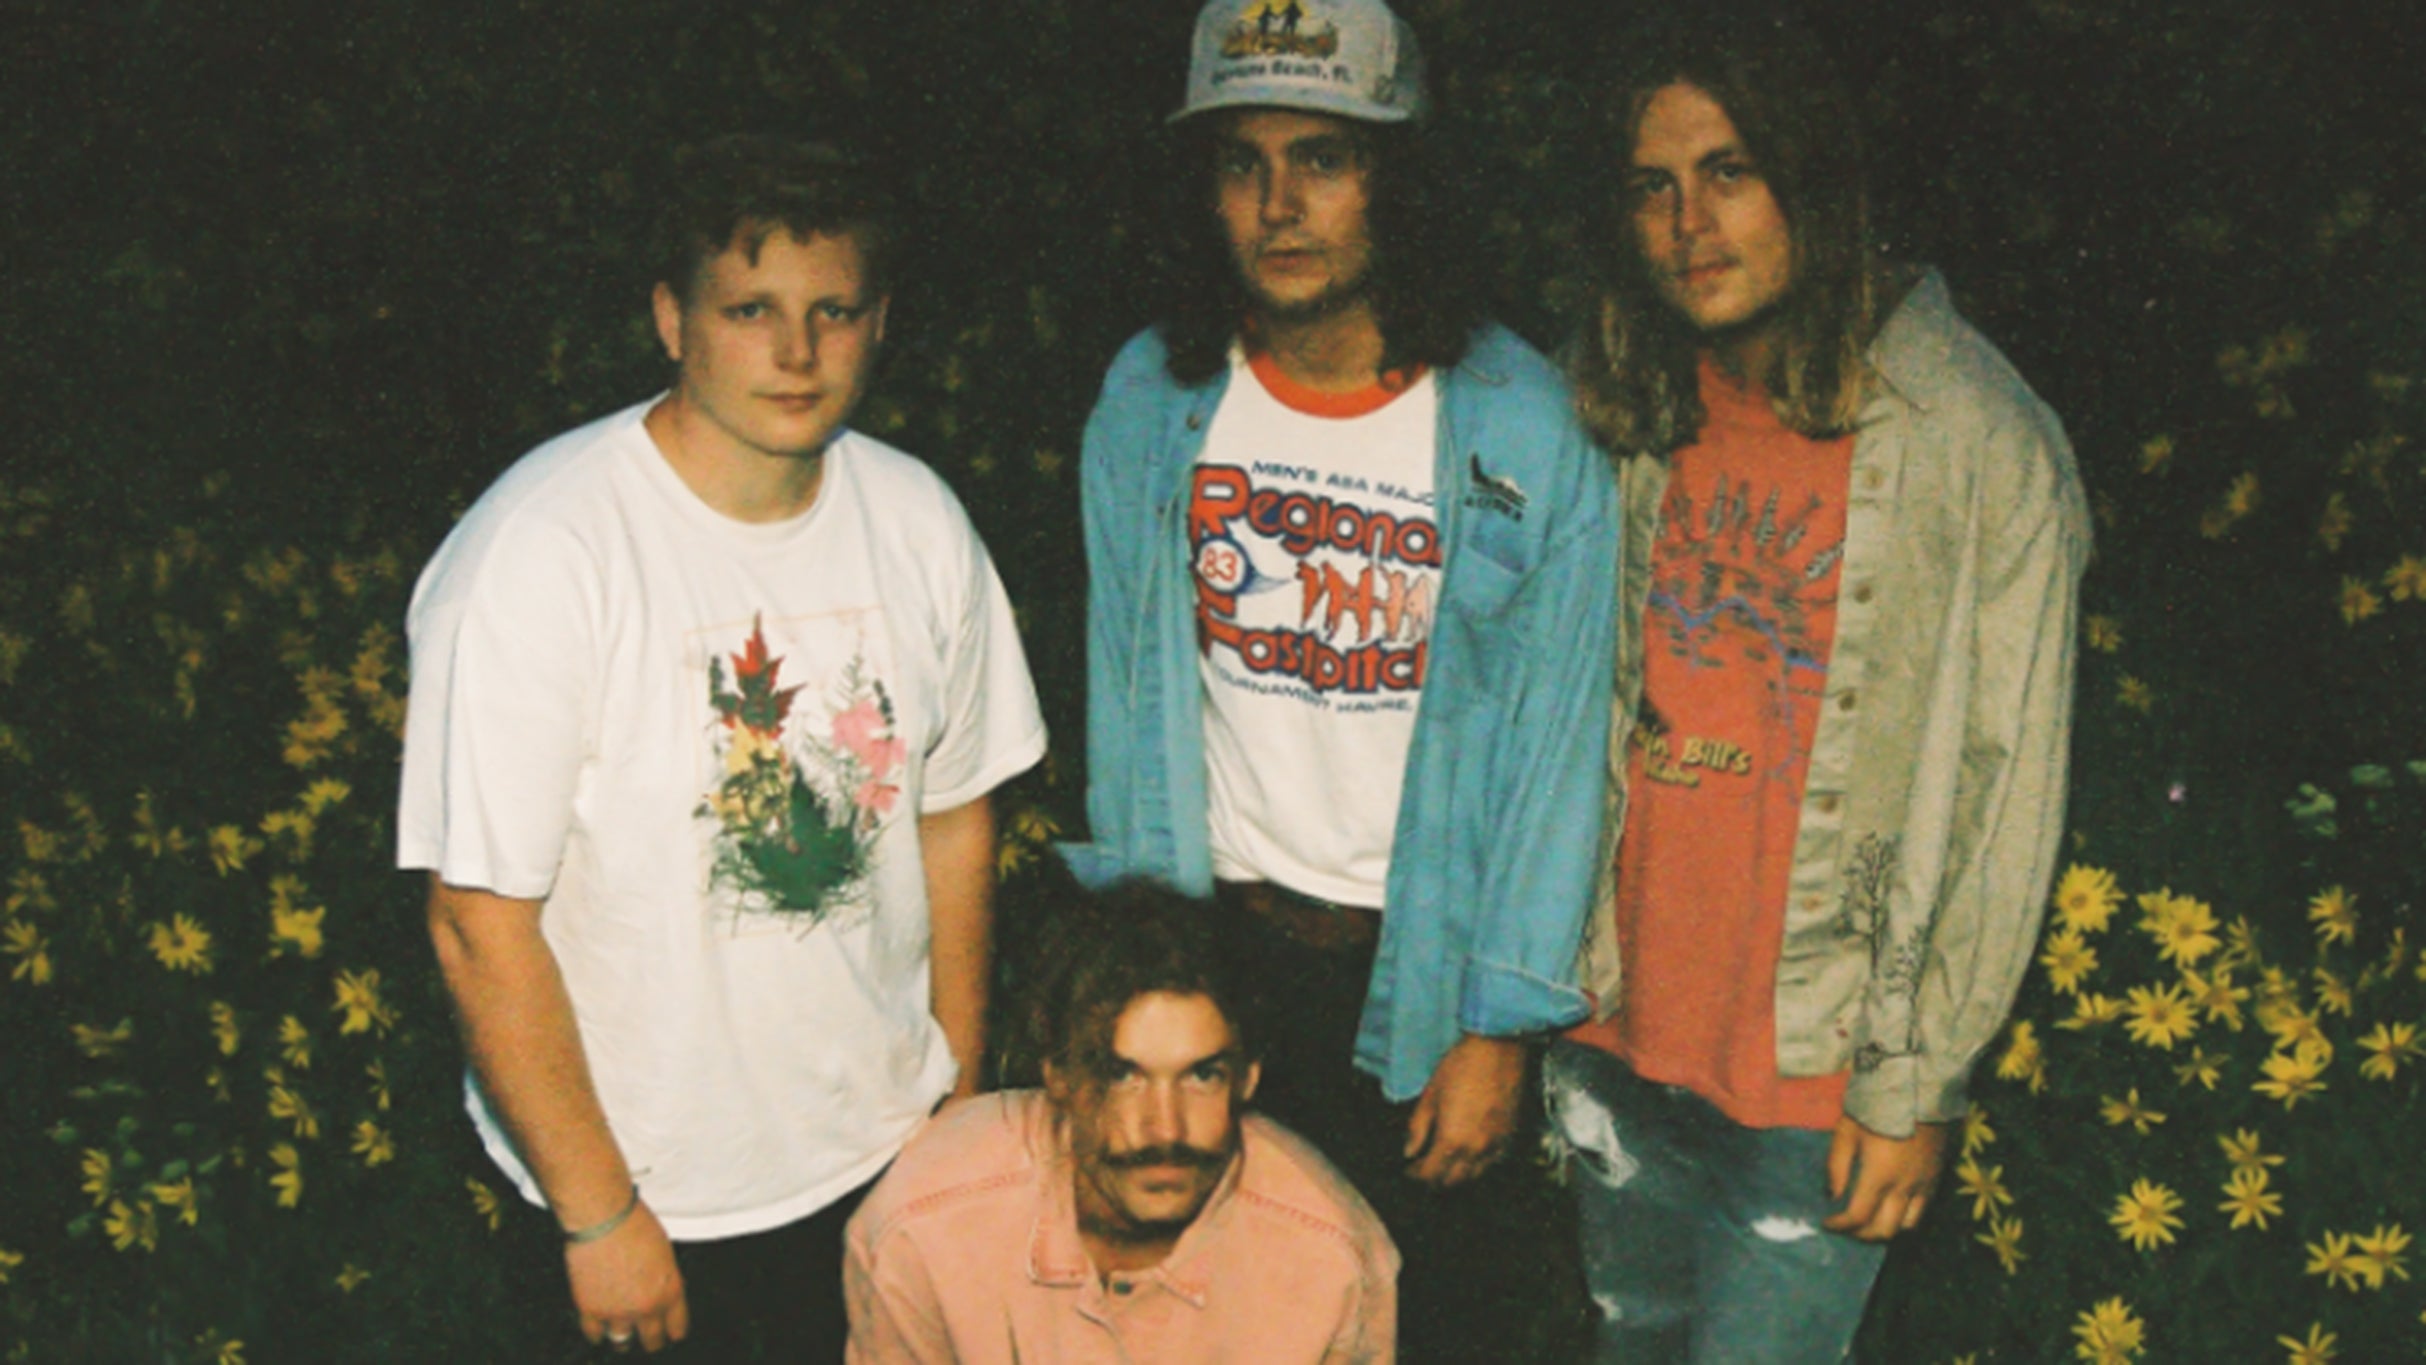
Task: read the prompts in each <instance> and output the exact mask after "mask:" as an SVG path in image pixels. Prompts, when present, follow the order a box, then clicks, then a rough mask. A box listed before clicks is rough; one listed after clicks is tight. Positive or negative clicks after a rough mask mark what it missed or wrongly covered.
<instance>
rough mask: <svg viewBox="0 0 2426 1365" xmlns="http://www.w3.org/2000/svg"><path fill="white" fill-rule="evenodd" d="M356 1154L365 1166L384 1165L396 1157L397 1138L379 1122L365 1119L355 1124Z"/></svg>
mask: <svg viewBox="0 0 2426 1365" xmlns="http://www.w3.org/2000/svg"><path fill="white" fill-rule="evenodd" d="M354 1155H356V1156H358V1157H361V1158H362V1164H363V1165H365V1166H384V1165H386V1164H387V1163H388V1162H391V1161H394V1160H395V1159H396V1140H395V1139H394V1138H392V1137H390V1136H388V1134H387V1130H385V1129H383V1128H381V1127H380V1126H379V1125H378V1124H376V1123H373V1122H371V1121H370V1120H369V1119H364V1120H363V1121H362V1122H360V1123H357V1124H355V1125H354Z"/></svg>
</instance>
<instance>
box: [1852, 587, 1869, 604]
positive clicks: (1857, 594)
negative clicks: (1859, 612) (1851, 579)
mask: <svg viewBox="0 0 2426 1365" xmlns="http://www.w3.org/2000/svg"><path fill="white" fill-rule="evenodd" d="M1853 600H1854V601H1856V602H1867V601H1869V600H1870V585H1869V584H1867V583H1857V584H1855V585H1854V588H1853Z"/></svg>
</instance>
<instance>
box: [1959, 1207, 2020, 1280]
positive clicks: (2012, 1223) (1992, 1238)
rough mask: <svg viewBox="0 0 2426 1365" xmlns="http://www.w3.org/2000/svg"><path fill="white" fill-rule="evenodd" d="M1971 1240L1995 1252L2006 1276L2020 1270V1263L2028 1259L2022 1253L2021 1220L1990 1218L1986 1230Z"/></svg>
mask: <svg viewBox="0 0 2426 1365" xmlns="http://www.w3.org/2000/svg"><path fill="white" fill-rule="evenodd" d="M1972 1240H1973V1241H1975V1242H1978V1243H1979V1244H1980V1245H1981V1246H1984V1247H1986V1248H1988V1249H1989V1250H1990V1251H1993V1252H1995V1253H1996V1259H1997V1261H1998V1263H2000V1264H2001V1265H2003V1266H2004V1267H2005V1273H2006V1274H2008V1275H2011V1274H2013V1273H2015V1272H2016V1271H2018V1270H2020V1269H2021V1268H2022V1262H2023V1261H2025V1260H2027V1259H2029V1258H2028V1257H2027V1256H2025V1255H2023V1253H2022V1220H2021V1219H2019V1218H1990V1219H1989V1220H1988V1230H1987V1231H1986V1232H1983V1233H1980V1234H1978V1235H1977V1236H1975V1237H1973V1238H1972Z"/></svg>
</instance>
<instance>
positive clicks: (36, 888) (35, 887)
mask: <svg viewBox="0 0 2426 1365" xmlns="http://www.w3.org/2000/svg"><path fill="white" fill-rule="evenodd" d="M0 908H5V909H6V910H7V911H8V913H10V914H12V915H14V914H16V913H17V912H19V911H21V910H56V909H58V908H59V898H58V897H56V896H54V895H52V894H51V884H50V883H49V882H48V881H47V880H45V879H44V878H43V876H42V874H41V873H39V872H36V871H35V870H34V869H32V868H30V867H21V868H18V869H17V870H16V871H15V872H12V873H10V874H9V878H8V901H7V904H6V906H5V907H0Z"/></svg>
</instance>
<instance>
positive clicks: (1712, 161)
mask: <svg viewBox="0 0 2426 1365" xmlns="http://www.w3.org/2000/svg"><path fill="white" fill-rule="evenodd" d="M1751 160H1752V153H1750V152H1748V151H1745V150H1744V144H1743V143H1741V142H1728V143H1723V144H1721V145H1719V146H1716V147H1713V148H1711V149H1710V150H1709V151H1707V152H1704V153H1702V157H1701V160H1699V161H1696V162H1694V163H1693V165H1694V167H1695V168H1696V169H1704V168H1707V167H1711V166H1716V165H1718V164H1720V163H1722V162H1727V161H1751Z"/></svg>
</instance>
